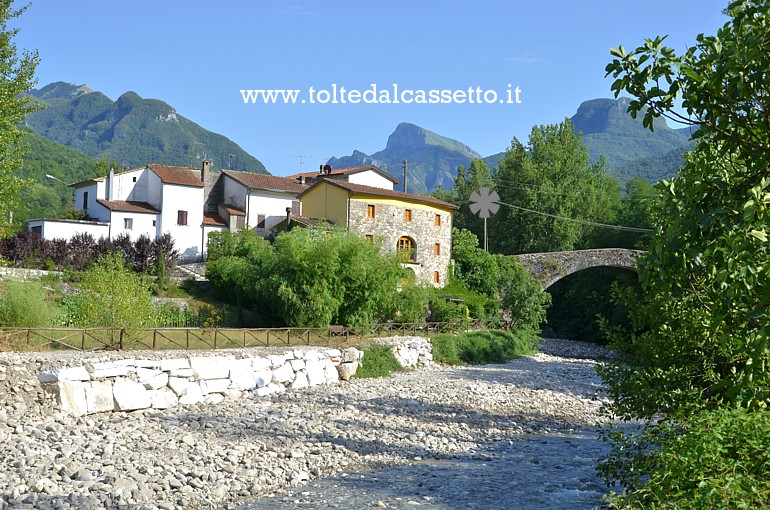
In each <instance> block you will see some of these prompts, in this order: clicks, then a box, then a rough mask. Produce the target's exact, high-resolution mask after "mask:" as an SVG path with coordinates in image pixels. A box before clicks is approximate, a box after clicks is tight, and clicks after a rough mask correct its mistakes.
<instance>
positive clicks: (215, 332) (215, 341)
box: [214, 328, 219, 350]
mask: <svg viewBox="0 0 770 510" xmlns="http://www.w3.org/2000/svg"><path fill="white" fill-rule="evenodd" d="M217 331H219V330H218V329H217V328H214V350H216V348H217Z"/></svg>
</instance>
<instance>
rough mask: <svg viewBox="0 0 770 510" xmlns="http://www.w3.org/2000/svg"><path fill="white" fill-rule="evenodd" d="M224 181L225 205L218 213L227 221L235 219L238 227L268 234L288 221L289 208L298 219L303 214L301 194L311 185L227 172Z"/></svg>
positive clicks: (257, 175) (245, 173)
mask: <svg viewBox="0 0 770 510" xmlns="http://www.w3.org/2000/svg"><path fill="white" fill-rule="evenodd" d="M222 178H223V179H224V204H222V205H221V206H220V208H219V211H218V212H219V215H220V216H221V217H222V218H223V219H224V220H225V222H229V221H230V218H231V217H233V216H235V217H236V218H237V219H236V220H235V221H236V227H237V228H242V227H244V226H246V227H248V228H251V229H254V230H255V231H256V232H257V233H258V234H260V235H267V234H268V233H269V232H270V229H272V228H273V227H275V226H276V225H277V224H278V223H280V222H281V221H282V220H284V219H285V218H286V216H287V208H288V209H289V210H290V211H291V214H292V215H294V216H300V215H301V213H302V211H301V208H300V201H299V199H298V198H297V195H298V194H299V193H301V192H302V191H304V190H305V189H306V188H307V186H305V185H302V184H300V183H299V182H297V181H296V180H292V179H291V178H287V177H275V176H273V175H263V174H255V173H252V172H233V171H230V170H223V171H222Z"/></svg>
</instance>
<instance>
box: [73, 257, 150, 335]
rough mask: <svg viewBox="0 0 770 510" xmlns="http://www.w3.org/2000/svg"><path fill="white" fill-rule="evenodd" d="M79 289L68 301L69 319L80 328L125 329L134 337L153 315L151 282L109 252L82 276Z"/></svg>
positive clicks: (120, 258)
mask: <svg viewBox="0 0 770 510" xmlns="http://www.w3.org/2000/svg"><path fill="white" fill-rule="evenodd" d="M79 290H80V291H79V292H78V293H77V294H75V295H74V296H72V297H70V298H68V299H67V300H66V301H65V303H64V306H65V314H66V317H67V322H68V323H69V324H70V325H72V326H79V327H112V328H123V329H125V330H126V333H127V334H128V336H129V337H131V336H132V335H133V334H134V333H135V332H136V331H137V330H138V329H139V328H142V327H146V326H148V325H149V323H150V321H151V320H152V317H153V307H152V281H151V280H150V278H149V277H147V276H146V275H143V274H137V273H135V272H134V271H132V270H131V269H130V268H128V267H126V265H125V263H124V262H123V258H122V256H120V255H119V254H108V255H105V256H103V257H102V258H100V259H99V260H98V261H97V262H96V263H95V264H93V265H92V266H91V267H90V268H88V269H87V270H86V271H84V272H83V273H82V274H81V276H80V288H79Z"/></svg>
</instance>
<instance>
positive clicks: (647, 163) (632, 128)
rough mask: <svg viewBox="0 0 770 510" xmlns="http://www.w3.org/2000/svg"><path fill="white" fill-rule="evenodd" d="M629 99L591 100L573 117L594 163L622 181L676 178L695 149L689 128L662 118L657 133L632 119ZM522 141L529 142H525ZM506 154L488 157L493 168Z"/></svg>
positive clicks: (656, 127) (640, 116)
mask: <svg viewBox="0 0 770 510" xmlns="http://www.w3.org/2000/svg"><path fill="white" fill-rule="evenodd" d="M629 101H630V99H628V98H620V99H592V100H590V101H585V102H584V103H582V104H581V105H580V107H579V108H578V110H577V113H576V114H575V115H573V116H572V119H571V120H572V123H573V124H574V125H575V131H576V132H581V133H583V142H584V143H585V145H586V149H588V154H589V157H590V161H591V163H596V162H597V161H599V158H600V157H601V156H604V157H605V161H606V168H607V169H608V173H609V174H610V175H612V176H613V177H616V178H617V179H619V180H620V181H623V182H625V181H627V180H628V179H630V178H632V177H641V178H643V179H647V180H649V181H650V182H655V181H658V180H660V179H664V178H667V177H671V176H673V175H674V174H675V173H676V171H677V170H678V169H679V167H680V166H681V165H682V163H683V161H684V159H683V157H682V155H683V154H684V153H685V152H687V151H688V150H690V148H692V142H691V141H690V128H680V129H671V128H670V127H668V126H667V125H666V123H665V121H664V120H663V119H658V120H656V121H655V122H654V127H655V131H653V132H651V131H650V130H649V129H647V128H645V127H643V126H642V115H641V114H640V115H638V116H637V118H636V119H633V118H632V117H631V115H630V114H629V113H628V112H627V108H628V103H629ZM522 142H526V141H525V140H522ZM504 154H505V153H504V152H500V153H498V154H493V155H492V156H487V157H486V158H484V161H485V162H486V163H487V165H489V167H490V168H493V167H494V166H495V165H496V164H497V163H498V162H499V161H500V159H502V157H503V155H504Z"/></svg>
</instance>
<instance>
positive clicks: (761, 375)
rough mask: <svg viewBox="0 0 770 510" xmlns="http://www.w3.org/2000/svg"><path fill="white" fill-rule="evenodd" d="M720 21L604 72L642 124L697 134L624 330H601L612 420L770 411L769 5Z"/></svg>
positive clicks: (638, 52) (620, 439)
mask: <svg viewBox="0 0 770 510" xmlns="http://www.w3.org/2000/svg"><path fill="white" fill-rule="evenodd" d="M725 12H726V14H727V15H728V16H729V17H730V20H729V21H728V22H727V23H726V24H725V25H724V26H723V27H722V28H721V29H720V30H719V31H718V33H717V35H716V36H705V35H699V36H698V37H697V40H696V44H695V45H694V46H693V47H691V48H690V49H689V50H687V51H686V52H685V53H683V54H681V55H676V53H675V51H674V50H673V49H671V48H668V47H666V46H664V45H663V42H664V38H661V37H656V38H655V39H648V40H646V41H645V44H644V45H642V46H640V47H638V48H637V49H635V50H633V51H631V52H627V51H626V50H625V49H624V48H623V47H620V48H619V49H617V50H613V51H612V54H613V55H614V57H615V59H614V60H613V61H612V62H611V63H610V64H609V65H608V66H607V73H608V74H611V75H612V76H613V77H614V78H616V80H615V82H614V83H613V86H612V89H613V90H614V91H615V93H616V95H617V94H620V93H621V92H623V91H625V92H627V93H630V94H631V95H632V96H634V97H635V99H634V100H633V101H632V102H631V104H630V107H629V109H630V112H631V113H632V115H636V114H639V113H642V114H643V115H644V123H645V125H646V126H649V127H652V121H653V119H654V118H656V117H659V116H664V117H667V118H669V119H677V120H683V121H686V122H687V123H689V124H691V125H693V127H694V128H695V129H697V131H695V133H694V137H695V138H696V139H697V145H696V147H695V149H694V150H693V152H692V153H690V154H689V156H688V157H687V160H686V162H685V164H684V166H683V167H682V169H681V170H680V175H679V177H677V178H676V179H674V180H672V181H663V182H662V183H661V184H660V185H659V186H658V187H657V189H658V191H659V192H660V193H661V200H662V204H661V215H660V217H659V218H658V220H657V225H656V232H655V234H654V235H653V236H652V238H651V240H650V246H649V254H648V256H647V257H645V258H644V259H643V260H641V261H640V262H639V267H638V269H639V276H640V281H641V283H642V286H643V291H642V293H641V294H640V295H638V294H636V293H633V292H629V291H627V292H625V293H623V294H621V295H620V296H619V299H621V301H622V302H623V303H626V304H627V306H628V307H629V309H630V325H629V327H626V328H623V327H615V328H612V329H611V330H610V338H611V340H612V343H611V344H612V346H613V347H614V348H615V350H616V352H618V357H617V358H615V359H613V360H612V361H611V362H609V363H607V364H606V365H605V366H604V367H603V368H602V369H601V370H600V375H601V376H602V378H603V379H604V380H605V382H606V383H607V387H608V389H609V392H610V395H611V396H612V397H613V399H614V401H613V403H612V405H611V410H612V411H613V412H614V413H616V414H617V415H619V416H621V417H625V418H639V417H641V418H653V417H656V416H662V417H664V418H667V419H670V420H674V421H678V422H680V423H683V424H685V426H686V425H687V422H688V417H689V416H692V415H693V413H694V411H697V410H699V409H702V408H706V409H713V408H715V407H719V406H730V407H747V408H752V409H766V408H767V405H768V403H769V401H770V366H769V363H770V349H768V345H769V344H770V316H769V314H770V263H768V262H770V242H768V229H770V207H769V206H770V168H768V166H769V165H770V158H769V157H768V156H770V124H768V116H767V112H768V111H770V82H768V80H767V79H766V76H767V69H768V68H770V22H769V21H768V17H769V16H768V14H769V12H770V2H769V1H768V0H757V1H753V0H751V1H749V0H739V1H733V2H731V3H730V4H729V5H728V7H727V10H726V11H725ZM679 98H681V101H682V103H681V104H682V107H683V108H684V110H685V112H686V113H685V114H679V113H677V111H676V110H675V108H674V106H675V104H676V101H677V100H678V99H679ZM763 412H764V411H763ZM634 441H636V439H634V438H631V439H629V438H628V437H624V436H623V435H618V436H616V446H617V447H616V450H615V455H614V456H610V458H609V459H608V461H607V462H606V463H605V466H606V467H608V469H607V471H606V473H608V474H609V477H610V478H612V477H616V478H621V479H622V477H623V476H625V475H627V474H628V472H629V471H628V470H629V469H633V468H634V463H635V461H636V460H638V459H639V458H640V457H642V458H643V456H644V455H645V454H640V456H637V457H636V458H632V462H630V463H628V464H625V465H624V464H622V463H620V464H618V462H619V459H622V456H623V455H624V453H623V450H624V449H625V451H629V448H628V446H629V445H630V444H632V443H633V442H634ZM690 453H691V454H692V455H697V452H690ZM646 455H647V456H648V457H649V452H647V454H646ZM647 465H648V466H649V465H650V464H649V463H648V464H647ZM617 466H619V467H617ZM629 466H630V467H629ZM653 467H654V464H653ZM658 467H661V466H660V465H658Z"/></svg>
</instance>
